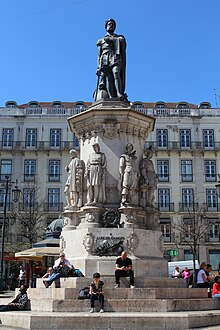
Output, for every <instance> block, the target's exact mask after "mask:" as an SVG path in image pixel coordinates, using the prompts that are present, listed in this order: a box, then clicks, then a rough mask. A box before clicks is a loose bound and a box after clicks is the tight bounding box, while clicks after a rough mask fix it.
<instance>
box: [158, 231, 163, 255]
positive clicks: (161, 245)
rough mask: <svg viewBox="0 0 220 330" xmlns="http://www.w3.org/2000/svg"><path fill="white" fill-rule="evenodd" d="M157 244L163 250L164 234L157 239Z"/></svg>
mask: <svg viewBox="0 0 220 330" xmlns="http://www.w3.org/2000/svg"><path fill="white" fill-rule="evenodd" d="M157 246H158V248H159V249H160V251H161V252H163V250H164V248H163V236H162V235H161V236H160V237H159V239H158V241H157Z"/></svg>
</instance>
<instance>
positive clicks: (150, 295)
mask: <svg viewBox="0 0 220 330" xmlns="http://www.w3.org/2000/svg"><path fill="white" fill-rule="evenodd" d="M104 293H105V298H106V299H112V298H115V299H193V298H207V289H201V288H199V289H191V288H188V289H186V288H135V289H127V288H118V289H115V288H112V289H111V288H109V289H106V288H104ZM78 294H79V289H77V288H52V287H51V288H48V289H45V288H38V289H29V290H28V296H29V298H30V300H34V299H60V300H63V299H77V297H78Z"/></svg>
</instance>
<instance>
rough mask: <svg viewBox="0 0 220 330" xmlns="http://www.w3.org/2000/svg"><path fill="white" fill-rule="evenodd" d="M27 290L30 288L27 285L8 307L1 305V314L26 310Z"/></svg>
mask: <svg viewBox="0 0 220 330" xmlns="http://www.w3.org/2000/svg"><path fill="white" fill-rule="evenodd" d="M27 289H28V286H27V285H26V284H22V285H21V287H20V289H19V291H20V293H19V294H18V295H17V296H16V298H15V299H14V300H12V302H10V303H9V304H7V305H0V312H5V311H22V310H24V309H25V307H26V305H27V302H28V296H27Z"/></svg>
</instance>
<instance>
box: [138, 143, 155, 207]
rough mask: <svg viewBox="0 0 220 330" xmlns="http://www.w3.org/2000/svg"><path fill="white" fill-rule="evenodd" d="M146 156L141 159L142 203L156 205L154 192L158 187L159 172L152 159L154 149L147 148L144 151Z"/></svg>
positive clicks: (143, 205) (142, 204) (143, 204)
mask: <svg viewBox="0 0 220 330" xmlns="http://www.w3.org/2000/svg"><path fill="white" fill-rule="evenodd" d="M144 156H145V157H144V158H143V159H142V160H141V161H140V173H141V177H140V205H141V206H142V207H145V206H150V207H153V206H154V199H155V196H154V193H155V190H156V189H157V174H156V172H155V170H154V164H153V162H152V160H151V158H152V156H153V151H152V150H151V149H146V150H145V151H144Z"/></svg>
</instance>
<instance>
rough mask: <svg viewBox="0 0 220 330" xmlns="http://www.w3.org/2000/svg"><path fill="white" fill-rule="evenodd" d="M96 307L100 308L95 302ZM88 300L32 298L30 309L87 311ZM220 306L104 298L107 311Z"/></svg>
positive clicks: (219, 304) (214, 302) (203, 301)
mask: <svg viewBox="0 0 220 330" xmlns="http://www.w3.org/2000/svg"><path fill="white" fill-rule="evenodd" d="M96 305H97V308H98V309H100V307H99V303H98V302H97V304H96ZM89 306H90V302H89V300H88V299H86V300H77V299H75V300H74V299H65V300H51V299H44V300H43V304H42V300H37V299H35V300H33V301H31V310H32V311H38V312H40V311H48V312H78V311H83V312H87V311H89V309H90V307H89ZM219 308H220V302H219V301H217V300H213V299H210V298H203V299H187V300H186V299H105V310H106V311H107V312H171V311H172V312H177V311H190V310H191V311H196V310H197V311H201V310H214V309H219Z"/></svg>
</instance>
